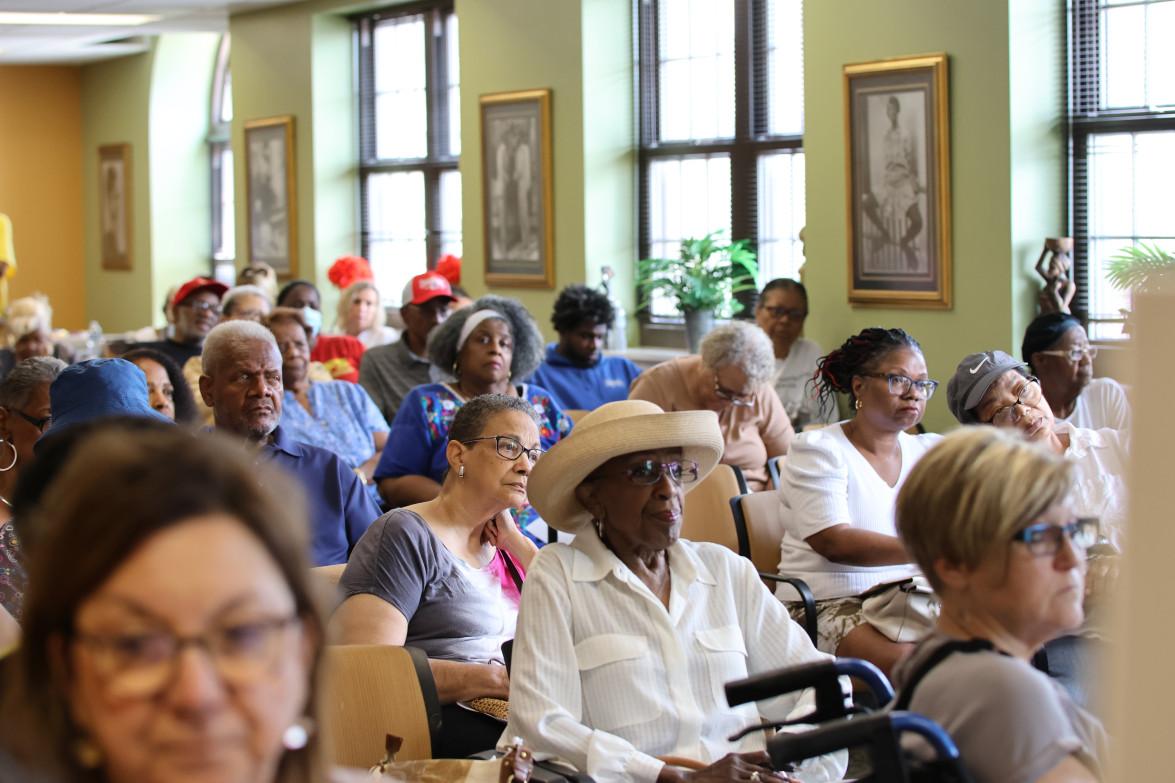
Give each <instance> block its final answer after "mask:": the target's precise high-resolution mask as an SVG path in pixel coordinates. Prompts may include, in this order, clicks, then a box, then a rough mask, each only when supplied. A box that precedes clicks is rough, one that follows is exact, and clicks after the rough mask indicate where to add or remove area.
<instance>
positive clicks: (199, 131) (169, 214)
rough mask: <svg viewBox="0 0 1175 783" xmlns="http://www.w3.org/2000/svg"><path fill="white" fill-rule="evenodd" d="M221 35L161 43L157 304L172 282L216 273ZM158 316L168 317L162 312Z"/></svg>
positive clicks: (153, 142) (155, 113)
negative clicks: (212, 130) (216, 84)
mask: <svg viewBox="0 0 1175 783" xmlns="http://www.w3.org/2000/svg"><path fill="white" fill-rule="evenodd" d="M219 40H220V36H219V35H218V34H216V33H203V34H200V33H191V34H185V35H165V36H162V37H161V38H160V39H159V42H158V44H157V45H156V47H155V61H154V67H153V69H152V76H151V117H150V120H149V123H150V154H149V158H150V162H151V182H152V187H151V299H150V301H151V302H162V301H163V299H164V297H166V296H167V292H168V290H169V289H170V288H171V287H172V286H174V285H176V284H178V283H180V282H183V281H184V280H188V279H190V278H192V277H195V276H196V275H207V274H208V272H209V268H210V263H211V262H210V259H211V257H212V235H211V226H212V175H211V168H210V166H211V163H210V161H209V154H208V121H209V111H210V106H211V95H212V75H213V70H214V67H215V61H216V47H217V43H218V42H219ZM156 312H158V310H156ZM153 315H154V313H153ZM154 320H155V321H156V322H158V323H162V316H156V317H155V318H154ZM140 325H142V324H140Z"/></svg>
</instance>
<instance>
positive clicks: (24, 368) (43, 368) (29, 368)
mask: <svg viewBox="0 0 1175 783" xmlns="http://www.w3.org/2000/svg"><path fill="white" fill-rule="evenodd" d="M65 368H66V364H65V362H63V361H61V360H60V359H57V358H55V357H52V356H33V357H32V358H29V359H25V360H24V361H23V362H19V363H17V365H16V366H15V367H13V368H12V371H11V372H10V373H8V377H7V378H5V379H4V381H3V382H0V406H3V407H5V408H10V409H12V408H15V409H20V408H23V407H24V406H26V405H28V403H29V397H30V396H31V395H32V393H33V389H35V388H36V387H37V386H40V385H41V384H46V385H48V384H50V383H53V381H55V380H57V376H58V375H60V374H61V371H62V370H64V369H65Z"/></svg>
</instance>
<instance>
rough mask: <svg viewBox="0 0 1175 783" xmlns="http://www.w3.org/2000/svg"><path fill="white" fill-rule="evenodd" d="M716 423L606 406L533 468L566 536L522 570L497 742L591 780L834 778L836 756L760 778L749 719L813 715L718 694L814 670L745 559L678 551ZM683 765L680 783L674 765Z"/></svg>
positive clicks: (714, 448)
mask: <svg viewBox="0 0 1175 783" xmlns="http://www.w3.org/2000/svg"><path fill="white" fill-rule="evenodd" d="M722 448H723V438H722V431H721V429H720V428H719V425H718V417H717V415H716V414H715V413H714V412H713V411H673V412H668V413H666V412H664V411H662V410H661V408H660V407H658V406H657V405H656V404H654V403H651V402H647V401H645V400H623V401H620V402H612V403H608V404H607V405H603V406H601V407H599V408H597V409H595V410H594V411H592V412H591V413H589V414H588V415H586V416H585V417H584V418H583V419H582V420H580V422H579V424H578V425H576V428H575V431H574V432H573V433H572V434H571V435H570V436H569V437H567V438H565V439H564V440H563V441H561V442H560V443H558V444H557V445H556V446H555V448H553V449H552V450H551V452H550V453H549V454H546V455H544V456H543V458H542V459H540V460H539V462H538V464H537V465H536V466H535V468H534V471H533V472H532V474H531V481H530V483H529V492H530V497H531V500H532V502H533V503H534V504H535V507H536V508H537V509H538V510H539V511H540V512H541V513H542V514H543V517H544V518H545V519H547V520H548V522H549V524H550V525H551V526H552V527H555V528H558V529H559V530H562V531H565V532H568V533H574V534H575V540H574V541H572V542H571V544H570V545H564V544H552V545H550V546H548V547H545V548H544V549H542V550H541V551H540V552H539V554H538V556H537V557H536V558H535V559H534V561H533V562H532V563H531V566H530V571H529V573H528V575H527V582H526V585H527V586H526V589H525V590H523V591H522V605H521V607H520V611H519V615H518V628H517V634H516V637H515V639H516V641H515V644H514V655H513V661H512V665H513V668H512V670H511V683H510V717H509V724H508V725H507V726H506V731H505V732H504V733H503V735H502V736H503V737H506V738H507V739H509V738H512V737H514V736H521V737H522V738H523V740H524V741H525V742H526V744H527V745H528V746H529V747H532V748H533V749H534V750H535V752H536V753H550V754H554V755H556V756H558V757H560V758H563V759H567V760H568V761H570V762H571V763H572V764H574V765H576V766H577V767H578V768H579V769H580V770H581V771H583V772H585V773H587V774H588V775H590V776H591V777H592V778H593V779H595V780H597V781H601V783H603V782H605V781H611V782H613V783H615V782H618V781H626V782H628V781H635V782H637V783H653V782H654V781H657V783H665V782H667V781H690V780H692V781H734V780H738V781H764V783H766V782H767V781H776V782H777V781H781V780H801V781H805V783H813V782H814V781H823V780H840V779H841V776H842V775H843V773H844V771H845V764H844V762H845V758H846V756H845V754H844V753H838V754H833V755H831V756H822V757H819V758H817V759H812V760H810V761H807V762H805V763H804V764H803V765H801V767H800V768H799V769H798V770H797V771H795V772H792V773H788V774H787V775H784V774H782V773H775V772H772V770H771V767H770V762H769V760H768V758H767V754H766V753H765V752H764V734H763V732H761V731H753V732H751V733H749V734H747V735H746V736H745V737H743V738H742V739H740V740H734V741H732V740H730V739H729V737H730V736H731V735H732V734H734V733H735V732H738V731H740V730H742V729H744V728H746V727H747V726H752V725H756V724H758V723H759V721H760V717H761V716H762V717H765V718H767V719H768V720H771V721H781V720H789V719H793V718H796V717H800V716H803V715H805V714H808V713H810V712H811V709H812V701H811V699H812V697H811V694H810V693H801V694H788V695H785V696H782V697H778V698H774V699H769V700H766V701H762V702H759V703H758V704H757V705H755V704H746V705H742V706H739V707H730V706H729V705H728V704H727V701H726V697H725V695H724V693H723V685H724V684H725V683H727V682H730V681H732V680H738V679H741V678H744V677H747V676H749V675H753V674H758V673H761V672H766V671H770V670H772V669H777V668H780V667H784V666H793V665H797V664H802V663H808V662H811V661H816V660H820V659H822V658H825V657H827V656H824V655H822V654H821V653H819V652H817V651H816V649H815V648H814V647H813V646H812V643H811V642H810V641H809V640H808V637H807V636H806V635H805V634H804V632H803V630H802V629H801V628H800V627H799V626H798V625H796V623H795V622H793V621H792V620H791V619H790V618H789V617H788V614H787V610H786V609H785V608H784V607H783V604H781V603H780V602H779V601H778V600H776V599H775V598H774V597H773V596H772V595H771V593H770V592H769V591H768V590H767V588H765V587H764V586H763V583H762V582H760V581H759V578H758V575H757V574H756V572H755V567H754V565H753V564H752V563H751V561H750V560H747V559H745V558H741V557H739V556H738V555H736V554H734V553H733V552H731V551H730V550H728V549H726V548H724V547H720V546H717V545H715V544H696V543H693V542H690V541H686V540H684V539H681V538H680V534H681V521H682V505H683V502H684V499H685V494H686V493H687V492H689V490H690V489H692V488H693V487H696V486H697V485H698V483H699V482H700V481H701V480H702V479H703V478H705V476H706V474H707V473H709V472H710V471H711V470H712V469H713V468H714V466H715V465H716V464H717V463H718V460H719V458H720V457H721V456H722ZM668 757H674V758H677V759H689V760H691V761H693V762H694V763H695V766H701V767H702V768H701V769H691V770H687V769H684V768H682V767H679V766H677V765H676V764H675V763H674V761H673V759H669V758H668Z"/></svg>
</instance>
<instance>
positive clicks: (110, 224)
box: [98, 144, 134, 271]
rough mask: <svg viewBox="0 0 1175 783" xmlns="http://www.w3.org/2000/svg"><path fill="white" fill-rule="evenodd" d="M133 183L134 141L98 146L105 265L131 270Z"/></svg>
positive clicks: (100, 209) (106, 266) (132, 256)
mask: <svg viewBox="0 0 1175 783" xmlns="http://www.w3.org/2000/svg"><path fill="white" fill-rule="evenodd" d="M131 185H132V180H131V145H129V144H103V145H102V146H100V147H98V231H99V232H100V234H101V240H102V241H101V245H100V247H101V250H102V268H103V269H111V270H119V271H130V270H131V269H132V268H133V267H134V255H133V253H132V249H133V247H134V235H133V233H132V228H133V220H132V219H133V217H134V212H132V207H133V206H134V202H133V201H132V200H131V194H132V189H131Z"/></svg>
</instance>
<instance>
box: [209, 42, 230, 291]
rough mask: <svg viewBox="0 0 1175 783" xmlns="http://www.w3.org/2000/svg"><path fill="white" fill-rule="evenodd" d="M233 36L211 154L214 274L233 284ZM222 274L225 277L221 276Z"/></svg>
mask: <svg viewBox="0 0 1175 783" xmlns="http://www.w3.org/2000/svg"><path fill="white" fill-rule="evenodd" d="M230 43H231V41H230V38H229V34H228V33H225V34H224V35H223V36H221V38H220V46H219V47H218V48H217V51H216V66H215V71H214V73H213V76H212V105H211V110H210V112H209V116H210V117H211V122H210V123H209V131H208V148H209V149H208V152H209V155H208V157H209V160H210V162H211V164H212V273H213V276H215V277H217V278H218V279H228V280H231V279H233V277H235V274H234V272H233V265H234V263H233V262H234V259H235V257H236V226H235V224H234V222H233V220H234V217H233V215H234V212H233V204H234V200H233V146H232V121H233V78H232V73H231V72H230V71H229V66H228V55H229V46H230ZM218 272H220V273H221V274H219V275H218V274H217V273H218Z"/></svg>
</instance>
